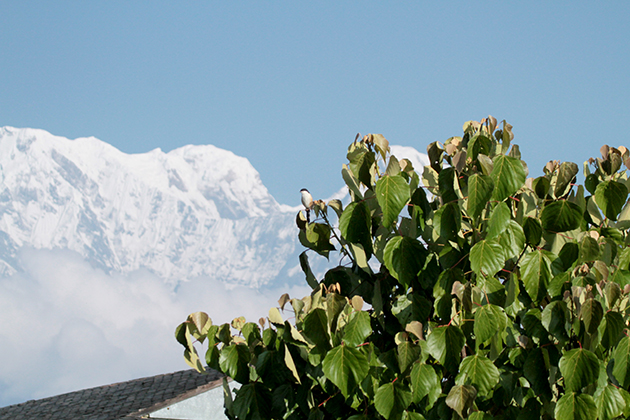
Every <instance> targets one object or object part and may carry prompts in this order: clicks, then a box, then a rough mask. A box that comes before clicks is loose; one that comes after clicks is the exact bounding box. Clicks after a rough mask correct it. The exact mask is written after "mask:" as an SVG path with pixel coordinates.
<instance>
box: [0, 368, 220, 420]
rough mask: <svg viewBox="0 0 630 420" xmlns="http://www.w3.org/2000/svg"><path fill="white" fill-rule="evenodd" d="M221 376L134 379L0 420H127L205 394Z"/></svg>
mask: <svg viewBox="0 0 630 420" xmlns="http://www.w3.org/2000/svg"><path fill="white" fill-rule="evenodd" d="M222 378H223V375H222V374H221V373H219V372H217V371H214V370H211V369H208V373H207V374H205V375H202V374H200V373H198V372H197V371H195V370H182V371H179V372H174V373H168V374H165V375H157V376H152V377H149V378H141V379H134V380H132V381H127V382H120V383H117V384H112V385H105V386H99V387H96V388H90V389H83V390H81V391H76V392H70V393H67V394H62V395H57V396H55V397H48V398H43V399H41V400H31V401H27V402H24V403H21V404H15V405H10V406H7V407H3V408H0V420H5V419H7V420H8V419H12V420H35V419H37V420H123V419H124V420H131V419H140V418H146V416H147V414H149V413H151V412H153V411H155V410H158V409H160V408H163V407H166V406H168V405H171V404H173V403H176V402H178V401H182V400H185V399H187V398H190V397H193V396H195V395H198V394H200V393H202V392H205V391H208V390H210V389H212V388H215V387H216V386H220V385H221V383H222Z"/></svg>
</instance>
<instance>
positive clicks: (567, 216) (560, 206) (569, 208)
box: [540, 200, 582, 232]
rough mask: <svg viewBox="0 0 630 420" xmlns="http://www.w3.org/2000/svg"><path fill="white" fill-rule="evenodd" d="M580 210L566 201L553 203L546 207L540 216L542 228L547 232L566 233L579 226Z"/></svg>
mask: <svg viewBox="0 0 630 420" xmlns="http://www.w3.org/2000/svg"><path fill="white" fill-rule="evenodd" d="M581 219H582V209H580V206H578V205H577V204H575V203H572V202H570V201H567V200H559V201H554V202H553V203H551V204H549V205H546V206H545V208H544V209H543V210H542V213H541V214H540V220H541V221H542V226H543V228H544V229H545V230H546V231H549V232H566V231H567V230H573V229H575V228H577V227H578V226H579V225H580V221H581Z"/></svg>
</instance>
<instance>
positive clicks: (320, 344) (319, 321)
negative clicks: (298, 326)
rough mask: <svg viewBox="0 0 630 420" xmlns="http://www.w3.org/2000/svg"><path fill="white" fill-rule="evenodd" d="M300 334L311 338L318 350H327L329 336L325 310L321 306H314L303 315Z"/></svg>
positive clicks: (328, 347)
mask: <svg viewBox="0 0 630 420" xmlns="http://www.w3.org/2000/svg"><path fill="white" fill-rule="evenodd" d="M302 334H303V335H304V336H305V337H306V338H308V339H309V340H311V341H312V342H313V343H314V344H315V346H317V348H318V349H319V350H320V351H322V352H326V351H328V350H329V349H330V336H329V333H328V318H327V317H326V311H325V310H323V309H322V308H315V309H313V310H312V311H311V312H309V313H308V314H307V315H306V316H305V317H304V323H303V324H302Z"/></svg>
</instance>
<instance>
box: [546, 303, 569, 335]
mask: <svg viewBox="0 0 630 420" xmlns="http://www.w3.org/2000/svg"><path fill="white" fill-rule="evenodd" d="M568 320H569V310H568V309H567V304H566V302H564V301H561V300H556V301H553V302H551V303H549V304H548V305H547V306H546V307H545V309H544V310H543V312H542V316H541V322H542V324H543V326H544V327H545V329H546V330H547V331H549V332H550V333H551V334H552V335H553V336H554V337H556V338H557V339H558V340H559V341H560V342H561V343H564V342H566V341H568V340H569V336H568V335H567V330H566V327H565V324H566V323H567V322H568Z"/></svg>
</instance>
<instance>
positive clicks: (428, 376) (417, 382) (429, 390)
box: [411, 363, 442, 408]
mask: <svg viewBox="0 0 630 420" xmlns="http://www.w3.org/2000/svg"><path fill="white" fill-rule="evenodd" d="M411 386H412V388H413V402H415V403H418V402H420V400H422V398H424V397H425V396H427V406H428V407H429V408H430V407H431V406H433V404H434V403H435V402H436V401H437V399H438V397H439V396H440V393H441V392H442V387H441V385H440V378H439V377H438V375H437V373H436V372H435V369H434V368H433V366H431V365H427V364H424V363H416V364H415V365H414V366H413V369H411Z"/></svg>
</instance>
